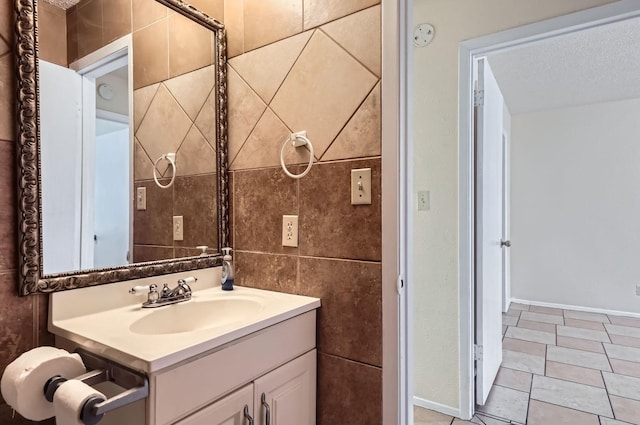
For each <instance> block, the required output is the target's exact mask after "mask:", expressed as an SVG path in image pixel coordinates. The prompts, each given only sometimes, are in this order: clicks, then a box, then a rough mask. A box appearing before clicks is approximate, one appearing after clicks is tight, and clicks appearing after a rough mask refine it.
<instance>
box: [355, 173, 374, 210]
mask: <svg viewBox="0 0 640 425" xmlns="http://www.w3.org/2000/svg"><path fill="white" fill-rule="evenodd" d="M361 204H371V168H359V169H357V170H351V205H361Z"/></svg>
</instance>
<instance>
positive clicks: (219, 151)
mask: <svg viewBox="0 0 640 425" xmlns="http://www.w3.org/2000/svg"><path fill="white" fill-rule="evenodd" d="M156 1H157V2H159V3H161V4H163V5H165V6H167V7H169V8H170V9H172V10H174V11H176V12H178V13H180V14H181V15H183V16H185V17H187V18H189V19H191V20H192V21H194V22H197V23H198V24H200V25H202V26H204V27H205V28H207V29H209V30H211V31H213V33H214V34H215V48H216V59H215V61H216V62H215V63H216V65H217V66H216V82H215V88H214V90H216V93H217V101H216V117H217V119H216V121H217V123H216V133H217V134H216V136H217V137H216V144H217V146H216V161H217V170H218V171H217V173H218V182H217V190H218V208H217V209H218V211H217V213H218V247H217V248H218V253H221V252H222V250H221V248H222V247H224V246H228V245H229V178H228V173H227V155H228V152H227V68H226V57H227V43H226V32H225V29H224V25H223V24H222V23H220V22H218V21H217V20H215V19H213V18H211V17H210V16H207V15H206V14H204V13H203V12H201V11H199V10H198V9H196V8H194V7H193V6H191V5H189V4H188V3H186V2H184V1H182V0H156ZM15 10H16V13H17V19H16V76H17V114H16V120H17V134H16V139H17V144H16V160H17V177H18V265H19V270H18V292H19V294H20V295H28V294H34V293H49V292H55V291H61V290H65V289H75V288H82V287H86V286H93V285H100V284H104V283H111V282H117V281H123V280H131V279H139V278H142V277H149V276H158V275H164V274H169V273H177V272H184V271H189V270H195V269H202V268H207V267H215V266H219V265H221V264H222V256H221V254H215V255H208V256H202V257H189V258H181V259H169V260H160V261H151V262H146V263H137V264H129V265H125V266H119V267H113V268H107V269H94V270H82V271H79V272H69V273H61V274H52V275H43V273H42V232H41V228H40V217H41V211H42V208H41V201H42V197H41V189H40V143H39V140H40V112H39V111H40V102H39V90H38V47H37V42H38V24H37V7H36V0H15Z"/></svg>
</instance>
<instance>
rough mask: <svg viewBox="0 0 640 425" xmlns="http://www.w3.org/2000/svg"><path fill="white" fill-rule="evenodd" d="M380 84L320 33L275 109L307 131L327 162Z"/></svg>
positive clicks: (295, 128)
mask: <svg viewBox="0 0 640 425" xmlns="http://www.w3.org/2000/svg"><path fill="white" fill-rule="evenodd" d="M376 82H377V77H376V76H375V75H373V74H372V73H371V72H369V71H368V70H367V69H366V68H365V67H364V66H362V65H361V64H360V63H358V61H356V60H355V59H354V58H353V57H352V56H351V55H349V54H348V53H347V52H345V51H344V49H342V48H341V47H340V46H339V45H338V44H337V43H335V42H334V41H332V40H331V39H330V38H329V37H327V36H326V35H325V34H324V33H322V32H320V31H317V32H315V33H314V35H313V37H311V40H310V41H309V43H308V44H307V47H306V48H305V49H304V50H303V52H302V54H301V55H300V58H299V59H298V61H297V62H296V64H295V65H294V66H293V68H292V70H291V72H290V73H289V75H288V76H287V78H286V79H285V81H284V83H283V84H282V87H280V90H278V92H277V93H276V96H275V97H274V99H273V101H272V102H271V105H270V106H271V108H272V109H273V111H274V112H275V113H276V114H277V115H278V116H279V117H280V118H281V119H282V120H283V121H284V123H285V124H286V125H287V127H289V128H290V129H291V130H293V131H300V130H306V131H307V134H308V137H309V139H310V140H311V141H312V143H313V145H314V148H315V151H316V152H317V156H318V157H321V156H322V155H323V154H324V152H325V150H326V149H327V147H328V146H329V145H330V144H331V142H332V141H333V140H334V138H335V137H336V136H337V135H338V133H339V132H340V130H341V129H342V127H343V126H344V125H345V124H346V123H347V121H348V120H349V118H351V116H352V115H353V114H354V113H355V111H356V110H357V108H358V107H359V106H360V104H361V103H362V101H363V100H364V99H365V97H366V96H367V94H368V93H369V92H370V91H371V89H372V88H373V86H374V85H375V84H376Z"/></svg>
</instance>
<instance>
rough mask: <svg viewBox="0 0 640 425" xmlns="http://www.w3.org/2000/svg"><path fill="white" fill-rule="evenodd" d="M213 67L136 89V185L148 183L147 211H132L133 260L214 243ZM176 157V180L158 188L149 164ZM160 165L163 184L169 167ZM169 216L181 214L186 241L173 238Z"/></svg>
mask: <svg viewBox="0 0 640 425" xmlns="http://www.w3.org/2000/svg"><path fill="white" fill-rule="evenodd" d="M214 83H215V69H214V67H213V66H206V67H204V68H201V69H198V70H196V71H192V72H189V73H186V74H183V75H180V76H179V77H175V78H171V79H168V80H166V81H163V82H161V83H157V84H152V85H150V86H146V87H143V88H140V89H137V90H135V91H134V132H135V159H134V178H135V187H136V188H138V187H146V188H147V189H146V190H147V209H146V210H144V211H138V210H135V211H134V219H133V229H134V236H133V241H134V249H133V253H134V254H133V260H134V262H141V261H151V260H160V259H166V258H174V257H184V256H185V255H194V254H197V253H199V252H200V251H198V250H197V249H196V247H197V246H202V245H206V246H210V247H217V245H218V243H217V240H218V234H217V214H216V208H217V195H216V193H217V178H216V176H217V174H216V153H215V146H216V143H215V141H216V132H215V127H214V125H213V124H214V123H215V93H214V90H213V88H214ZM168 152H175V153H176V155H177V158H176V164H177V173H176V180H175V182H174V184H173V186H172V187H170V188H168V189H160V188H159V187H158V186H157V185H156V184H155V182H154V181H153V164H154V162H155V161H156V160H157V159H158V158H159V157H161V156H162V155H163V154H165V153H168ZM158 168H159V169H160V170H161V171H162V172H163V173H162V176H163V177H164V180H162V181H161V183H162V184H165V185H166V184H167V183H168V182H169V179H170V177H171V173H172V170H170V169H169V167H168V166H167V163H166V162H165V161H161V162H160V163H159V166H158ZM173 216H182V217H183V224H184V240H182V241H174V240H173V235H172V232H171V229H172V225H173V224H172V223H173Z"/></svg>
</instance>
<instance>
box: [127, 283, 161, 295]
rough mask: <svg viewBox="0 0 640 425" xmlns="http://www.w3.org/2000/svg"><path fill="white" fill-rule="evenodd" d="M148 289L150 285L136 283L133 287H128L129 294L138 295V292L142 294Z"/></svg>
mask: <svg viewBox="0 0 640 425" xmlns="http://www.w3.org/2000/svg"><path fill="white" fill-rule="evenodd" d="M154 286H155V285H154ZM149 290H150V286H149V285H138V286H134V287H133V288H131V289H129V293H130V294H131V295H140V294H143V293H145V292H147V291H149Z"/></svg>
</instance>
